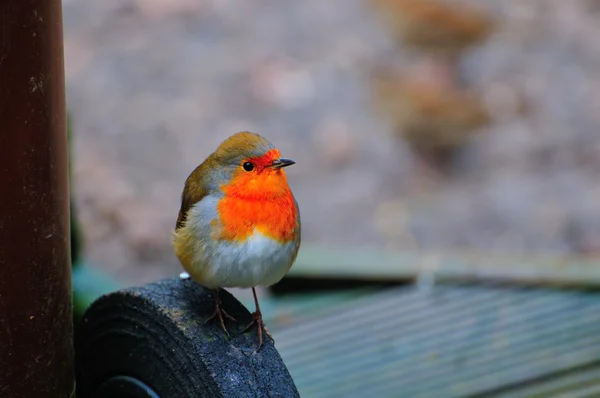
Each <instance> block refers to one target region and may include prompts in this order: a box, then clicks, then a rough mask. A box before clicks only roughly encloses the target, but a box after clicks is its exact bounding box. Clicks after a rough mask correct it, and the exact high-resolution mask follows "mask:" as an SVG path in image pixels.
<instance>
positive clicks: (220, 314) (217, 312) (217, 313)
mask: <svg viewBox="0 0 600 398" xmlns="http://www.w3.org/2000/svg"><path fill="white" fill-rule="evenodd" d="M223 316H225V318H227V319H229V320H231V321H233V322H237V320H236V319H235V318H234V317H232V316H231V315H229V314H228V313H227V311H225V310H224V309H222V308H221V302H220V301H217V303H216V304H215V312H213V314H212V315H211V316H209V317H208V318H207V319H206V321H204V324H206V323H208V322H210V321H212V320H213V319H215V318H219V324H220V325H221V329H223V331H224V332H225V334H226V335H227V336H228V337H229V332H228V331H227V328H226V327H225V321H224V320H223Z"/></svg>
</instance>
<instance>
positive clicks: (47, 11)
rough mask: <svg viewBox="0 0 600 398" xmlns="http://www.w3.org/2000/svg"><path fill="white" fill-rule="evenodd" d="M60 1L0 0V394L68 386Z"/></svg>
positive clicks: (43, 393)
mask: <svg viewBox="0 0 600 398" xmlns="http://www.w3.org/2000/svg"><path fill="white" fill-rule="evenodd" d="M65 118H66V115H65V85H64V67H63V41H62V9H61V0H0V397H3V398H24V397H27V398H37V397H44V398H45V397H52V398H62V397H71V396H72V394H73V388H74V376H73V375H74V369H73V342H72V340H73V335H72V330H73V326H72V305H71V274H70V261H71V259H70V250H69V192H68V177H67V137H66V128H65Z"/></svg>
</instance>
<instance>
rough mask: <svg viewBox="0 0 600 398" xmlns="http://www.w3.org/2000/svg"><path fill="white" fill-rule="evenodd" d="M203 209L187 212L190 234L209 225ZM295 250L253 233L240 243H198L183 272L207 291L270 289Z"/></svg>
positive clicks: (280, 275) (292, 257)
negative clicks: (268, 287)
mask: <svg viewBox="0 0 600 398" xmlns="http://www.w3.org/2000/svg"><path fill="white" fill-rule="evenodd" d="M202 205H207V203H202ZM203 207H204V206H197V207H196V208H194V209H192V211H190V213H189V220H188V223H187V227H188V228H190V232H191V233H194V232H200V231H199V230H201V229H204V228H206V226H207V224H210V221H209V220H207V218H208V217H206V216H207V212H206V211H203V210H206V208H204V209H202V208H203ZM194 230H196V231H194ZM296 249H297V246H296V243H294V242H290V243H286V244H281V243H280V242H278V241H276V240H274V239H271V238H269V237H266V236H264V235H263V234H261V233H260V232H257V231H255V232H254V234H253V235H252V236H251V237H250V238H248V239H247V240H246V241H245V242H243V243H230V242H225V241H214V240H211V239H209V240H208V241H207V240H204V241H201V240H198V241H197V243H196V245H195V247H194V250H193V252H194V255H193V257H192V261H191V264H190V266H189V267H187V268H189V269H186V271H188V273H189V274H190V276H191V277H192V279H194V280H196V281H197V282H198V283H200V284H202V285H204V286H206V287H208V288H216V287H254V286H270V285H273V284H275V283H277V282H279V281H280V280H281V279H282V278H283V276H284V275H285V274H286V272H287V271H288V270H289V269H290V267H291V265H292V263H293V261H294V259H295V253H296Z"/></svg>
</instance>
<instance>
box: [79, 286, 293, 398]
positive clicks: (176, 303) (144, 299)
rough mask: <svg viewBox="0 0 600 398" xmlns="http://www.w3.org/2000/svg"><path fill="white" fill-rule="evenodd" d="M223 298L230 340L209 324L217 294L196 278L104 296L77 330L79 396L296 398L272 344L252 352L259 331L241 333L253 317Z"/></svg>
mask: <svg viewBox="0 0 600 398" xmlns="http://www.w3.org/2000/svg"><path fill="white" fill-rule="evenodd" d="M220 296H221V300H222V302H223V306H224V308H225V309H226V310H227V312H228V313H229V314H231V315H232V316H234V317H235V318H236V319H237V320H238V322H239V323H238V324H232V323H228V328H229V331H230V333H231V336H232V337H231V338H229V337H227V336H226V335H225V334H224V333H223V331H222V330H221V329H220V328H219V327H217V326H216V325H215V324H213V323H208V324H206V325H205V324H204V320H205V319H207V318H208V317H209V316H210V315H211V314H212V312H213V310H214V301H213V296H212V293H211V292H210V290H207V289H205V288H203V287H202V286H200V285H198V284H196V283H194V282H193V281H191V280H180V279H167V280H163V281H159V282H155V283H152V284H148V285H144V286H142V287H134V288H130V289H125V290H122V291H119V292H115V293H112V294H109V295H106V296H103V297H101V298H99V299H98V300H97V301H96V302H94V303H93V304H92V306H91V307H90V308H89V309H88V310H87V311H86V313H85V314H84V316H83V318H82V322H81V324H80V326H79V328H80V329H79V333H78V342H77V347H76V362H77V375H78V376H77V396H78V398H85V397H93V398H95V397H100V396H103V397H104V396H111V395H102V394H101V392H102V391H103V390H102V389H108V390H104V391H110V392H117V391H120V392H122V393H123V395H119V394H116V395H115V396H125V397H126V396H131V397H154V396H159V397H161V398H187V397H190V398H192V397H193V398H201V397H207V398H208V397H211V398H213V397H286V398H292V397H298V396H299V394H298V392H297V390H296V387H295V385H294V382H293V380H292V378H291V376H290V374H289V373H288V371H287V368H286V367H285V365H284V363H283V361H282V360H281V357H280V356H279V354H278V353H277V350H276V349H275V347H274V345H273V343H272V342H271V341H268V340H267V341H265V344H264V345H263V347H262V349H261V350H260V351H259V352H255V349H256V347H257V345H258V339H257V334H256V330H255V329H251V330H250V331H248V332H246V333H244V334H240V332H239V331H240V330H241V329H242V328H243V326H245V325H246V324H247V323H249V322H250V321H251V320H252V318H251V315H250V313H249V312H248V311H247V310H246V308H244V307H243V306H242V304H241V303H239V302H238V301H237V300H236V299H235V298H234V297H233V296H231V295H230V294H229V293H227V292H226V291H222V292H221V295H220ZM275 337H276V336H275ZM116 376H121V378H117V379H114V378H115V377H116ZM123 376H124V377H125V378H123ZM111 379H113V380H111ZM145 387H148V388H150V389H151V392H150V393H147V392H146V391H144V388H145ZM119 389H121V390H119ZM126 393H128V394H129V395H127V394H126ZM136 394H137V395H136ZM144 394H146V395H144ZM152 394H155V395H152Z"/></svg>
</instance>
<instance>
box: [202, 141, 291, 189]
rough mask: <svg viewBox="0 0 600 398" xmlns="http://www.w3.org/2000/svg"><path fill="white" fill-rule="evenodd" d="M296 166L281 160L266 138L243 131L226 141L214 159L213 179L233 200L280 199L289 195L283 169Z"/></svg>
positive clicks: (283, 159)
mask: <svg viewBox="0 0 600 398" xmlns="http://www.w3.org/2000/svg"><path fill="white" fill-rule="evenodd" d="M294 163H295V162H294V161H293V160H291V159H287V158H283V157H281V154H280V153H279V150H278V149H277V148H275V147H274V146H273V144H271V143H270V142H269V141H267V140H266V139H265V138H264V137H262V136H260V135H258V134H255V133H251V132H247V131H243V132H240V133H237V134H234V135H232V136H231V137H229V138H228V139H226V140H225V141H223V143H221V145H220V146H219V147H218V148H217V150H216V151H215V152H214V153H213V154H212V155H211V164H212V167H211V168H210V173H211V176H210V179H211V182H213V185H214V186H215V188H216V187H217V186H218V189H220V190H221V191H223V192H224V193H225V194H226V195H229V196H238V197H245V198H257V199H258V198H261V197H273V196H279V195H284V194H286V193H288V192H289V187H288V183H287V178H286V175H285V172H284V170H283V168H284V167H287V166H290V165H292V164H294Z"/></svg>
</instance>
